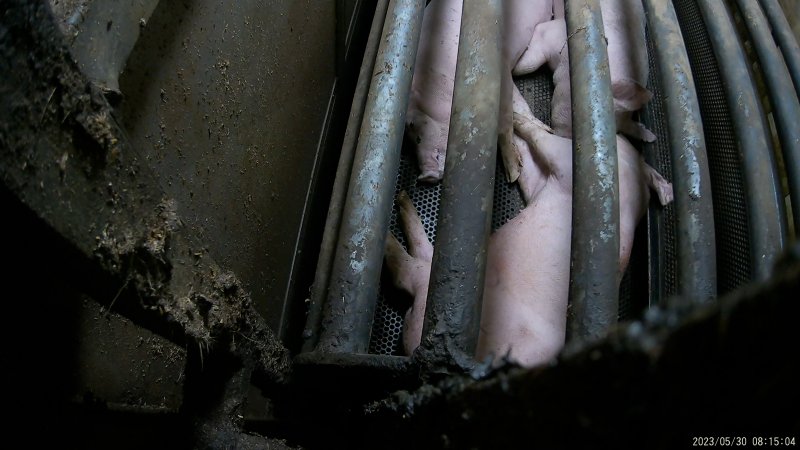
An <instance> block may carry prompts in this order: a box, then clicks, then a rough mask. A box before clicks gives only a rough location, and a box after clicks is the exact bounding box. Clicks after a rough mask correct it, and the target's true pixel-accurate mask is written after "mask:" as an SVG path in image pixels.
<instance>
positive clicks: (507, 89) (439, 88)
mask: <svg viewBox="0 0 800 450" xmlns="http://www.w3.org/2000/svg"><path fill="white" fill-rule="evenodd" d="M461 11H462V1H461V0H433V1H431V3H430V4H428V6H427V7H426V8H425V16H424V18H423V21H422V30H421V34H420V43H419V49H418V51H417V58H416V62H415V66H414V77H413V80H412V82H411V96H410V98H409V105H408V110H407V113H406V136H407V137H408V140H409V141H410V143H411V144H412V145H413V146H414V147H415V150H416V154H417V161H418V164H419V168H420V172H421V174H420V176H419V179H420V180H421V181H424V182H429V183H435V182H437V181H439V180H441V178H442V175H443V173H444V161H445V152H446V150H447V135H448V131H449V127H450V112H451V109H452V106H453V84H454V78H455V72H456V61H457V59H458V41H459V33H460V27H461ZM551 17H552V0H505V1H503V29H502V30H501V33H502V38H503V60H504V68H503V74H502V77H503V78H502V80H501V82H502V96H503V97H502V98H501V112H500V121H499V126H500V130H499V135H500V137H499V141H498V144H499V150H500V152H501V153H502V155H503V159H504V161H505V162H506V172H507V176H508V179H509V181H514V180H516V179H517V176H518V175H519V170H520V167H519V164H520V156H519V154H520V153H521V152H520V151H519V150H517V149H516V147H515V145H514V142H515V140H514V139H513V123H512V110H511V99H512V88H514V84H513V80H512V77H511V70H512V68H513V67H514V66H515V65H516V63H517V60H518V59H519V58H520V56H521V55H522V54H523V53H524V52H525V49H526V48H527V46H528V43H529V42H530V41H531V37H532V36H533V30H534V28H535V27H536V25H537V24H539V23H541V22H544V21H548V20H550V18H551ZM516 142H517V143H519V144H520V145H523V144H522V142H521V141H519V140H517V141H516Z"/></svg>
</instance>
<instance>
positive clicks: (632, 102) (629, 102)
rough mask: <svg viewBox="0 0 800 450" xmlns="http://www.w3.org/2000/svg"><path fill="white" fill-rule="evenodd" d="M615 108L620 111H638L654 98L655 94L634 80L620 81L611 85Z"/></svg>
mask: <svg viewBox="0 0 800 450" xmlns="http://www.w3.org/2000/svg"><path fill="white" fill-rule="evenodd" d="M611 94H612V95H613V96H614V107H615V109H617V110H618V111H638V110H639V109H640V108H641V107H642V106H644V105H645V104H646V103H647V102H649V101H650V99H651V98H653V93H652V92H650V91H649V90H647V88H646V87H644V86H642V85H641V84H639V83H637V82H635V81H633V80H618V81H615V82H613V83H611Z"/></svg>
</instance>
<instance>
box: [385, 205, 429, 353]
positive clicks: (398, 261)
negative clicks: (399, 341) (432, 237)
mask: <svg viewBox="0 0 800 450" xmlns="http://www.w3.org/2000/svg"><path fill="white" fill-rule="evenodd" d="M397 200H398V204H399V206H400V220H401V222H402V224H403V231H404V232H405V235H406V238H407V239H408V252H406V251H405V249H403V246H402V245H400V242H398V241H397V238H395V237H394V235H393V234H391V233H389V236H387V239H386V265H387V266H388V267H389V271H390V272H391V274H392V282H393V284H394V285H395V287H397V288H398V289H400V290H402V291H403V292H405V293H407V294H409V295H411V296H412V297H413V299H414V302H413V304H412V305H411V308H409V310H408V311H407V312H406V315H405V324H404V329H403V350H404V351H405V352H406V354H407V355H410V354H411V353H412V352H413V351H414V350H415V349H416V348H417V347H418V346H419V343H420V340H421V339H422V324H423V321H424V319H425V302H426V300H427V297H428V281H429V280H430V276H431V260H432V258H433V246H432V245H431V243H430V241H429V240H428V236H427V235H426V234H425V229H424V228H423V226H422V221H421V220H420V218H419V215H418V214H417V210H416V209H415V208H414V205H413V204H412V203H411V199H410V198H409V197H408V194H406V193H405V191H403V192H401V193H400V195H399V196H398V199H397Z"/></svg>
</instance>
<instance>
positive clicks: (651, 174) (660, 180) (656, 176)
mask: <svg viewBox="0 0 800 450" xmlns="http://www.w3.org/2000/svg"><path fill="white" fill-rule="evenodd" d="M644 170H645V172H646V179H647V185H648V186H650V188H651V189H652V190H654V191H655V192H656V195H658V201H659V202H660V203H661V205H662V206H667V205H669V204H670V203H672V200H673V199H674V196H673V192H672V183H670V182H669V181H667V179H666V178H664V177H663V176H661V174H660V173H658V171H657V170H656V169H654V168H652V167H650V165H649V164H647V163H645V165H644Z"/></svg>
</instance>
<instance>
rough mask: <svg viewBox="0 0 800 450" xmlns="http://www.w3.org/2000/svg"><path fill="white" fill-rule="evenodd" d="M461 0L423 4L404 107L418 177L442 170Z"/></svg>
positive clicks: (432, 178) (430, 178)
mask: <svg viewBox="0 0 800 450" xmlns="http://www.w3.org/2000/svg"><path fill="white" fill-rule="evenodd" d="M461 6H462V0H433V1H432V2H431V3H429V4H428V6H426V7H425V14H424V16H423V19H422V29H421V31H420V37H419V48H418V50H417V57H416V60H415V62H414V75H413V77H412V80H411V93H410V95H409V100H408V109H407V111H406V137H407V138H408V140H409V141H410V143H411V144H412V146H414V147H415V149H416V154H417V162H418V164H419V168H420V175H419V180H420V181H423V182H429V183H434V182H437V181H439V180H441V179H442V175H443V173H444V159H445V151H446V149H447V133H448V130H449V127H450V109H451V107H452V106H453V83H454V81H453V80H454V77H455V73H456V60H457V58H458V36H459V32H460V30H461Z"/></svg>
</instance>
